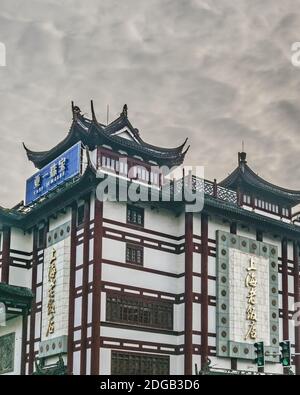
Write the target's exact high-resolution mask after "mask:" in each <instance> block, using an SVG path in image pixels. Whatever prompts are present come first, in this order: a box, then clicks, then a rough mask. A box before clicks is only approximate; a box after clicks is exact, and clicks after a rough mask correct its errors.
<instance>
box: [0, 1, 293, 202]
mask: <svg viewBox="0 0 300 395" xmlns="http://www.w3.org/2000/svg"><path fill="white" fill-rule="evenodd" d="M295 41H300V0H284V1H283V0H263V1H262V0H122V1H120V0H88V1H82V0H80V1H79V0H64V1H61V0H43V1H40V0H26V1H24V0H19V1H17V0H1V3H0V42H3V43H4V44H5V45H6V50H7V66H6V67H0V90H1V95H0V119H1V121H0V163H1V166H0V185H1V188H0V205H2V206H13V205H14V204H15V203H17V202H18V201H20V200H21V199H23V196H24V187H25V180H26V178H27V177H29V176H30V175H32V174H33V173H34V171H35V169H34V167H33V165H32V164H31V163H30V162H28V160H27V157H26V155H25V151H24V150H23V148H22V144H21V143H22V141H24V142H25V143H26V145H27V146H28V147H29V148H31V149H33V150H47V149H49V148H51V147H52V146H54V145H56V144H57V143H58V142H59V141H60V140H62V139H63V138H64V137H65V135H66V133H67V132H68V129H69V127H70V124H71V110H70V107H71V105H70V102H71V100H74V101H75V103H76V104H77V105H78V106H79V107H80V108H81V110H82V112H84V113H87V115H90V107H89V101H90V99H91V98H92V99H94V102H95V108H96V112H97V116H98V120H99V121H101V122H105V120H106V106H107V104H109V105H110V116H111V120H112V119H113V118H114V117H117V116H118V114H119V113H120V111H121V109H122V106H123V104H124V103H127V104H128V108H129V119H130V120H131V122H132V123H133V125H134V126H135V127H137V128H139V130H140V133H141V135H142V137H143V138H144V140H146V141H148V142H149V143H152V144H155V145H160V146H166V147H168V146H171V147H173V146H176V145H179V144H180V143H181V142H182V141H183V140H184V139H185V137H189V141H190V144H191V149H190V151H189V153H188V155H187V158H186V163H187V164H195V165H203V166H205V177H206V178H208V179H213V178H217V179H218V180H221V179H223V178H224V177H225V176H226V175H228V173H229V172H230V171H231V170H232V169H233V168H234V167H235V166H236V163H237V151H238V150H240V149H241V142H242V140H244V141H245V148H246V151H247V154H248V163H249V165H250V166H251V167H252V168H253V169H254V170H255V171H256V172H258V173H259V174H260V175H261V176H263V177H265V178H266V179H268V180H269V181H271V182H274V183H277V184H279V185H281V186H285V187H289V188H294V189H300V177H299V176H300V166H299V165H300V155H299V152H300V146H299V131H300V68H296V67H294V66H292V64H291V60H290V58H291V45H292V43H293V42H295Z"/></svg>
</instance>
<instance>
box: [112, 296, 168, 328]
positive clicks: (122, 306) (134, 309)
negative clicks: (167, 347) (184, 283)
mask: <svg viewBox="0 0 300 395" xmlns="http://www.w3.org/2000/svg"><path fill="white" fill-rule="evenodd" d="M106 320H107V321H111V322H120V323H124V324H131V325H137V326H143V327H152V328H160V329H170V330H172V329H173V304H172V303H171V302H167V301H166V302H161V301H159V302H158V301H156V300H145V299H142V298H139V297H131V296H124V295H122V296H118V295H116V294H111V295H109V294H107V297H106Z"/></svg>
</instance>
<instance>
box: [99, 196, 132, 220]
mask: <svg viewBox="0 0 300 395" xmlns="http://www.w3.org/2000/svg"><path fill="white" fill-rule="evenodd" d="M126 210H127V205H126V203H125V202H124V203H123V202H118V203H117V202H108V201H107V202H104V203H103V218H104V219H105V218H107V219H113V220H114V221H118V222H123V223H126Z"/></svg>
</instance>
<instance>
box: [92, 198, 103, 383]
mask: <svg viewBox="0 0 300 395" xmlns="http://www.w3.org/2000/svg"><path fill="white" fill-rule="evenodd" d="M102 219H103V202H101V201H99V200H98V199H97V197H96V196H95V225H94V263H93V306H92V347H91V374H92V375H99V374H100V358H99V354H100V320H101V310H100V308H101V272H102V237H103V220H102Z"/></svg>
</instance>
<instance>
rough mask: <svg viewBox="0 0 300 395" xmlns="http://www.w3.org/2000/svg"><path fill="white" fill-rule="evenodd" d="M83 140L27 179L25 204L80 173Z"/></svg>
mask: <svg viewBox="0 0 300 395" xmlns="http://www.w3.org/2000/svg"><path fill="white" fill-rule="evenodd" d="M80 158H81V142H78V143H77V144H75V145H73V147H71V148H69V149H68V150H67V151H66V152H64V153H63V154H61V155H60V156H58V157H57V158H56V159H55V160H53V161H52V162H50V163H49V164H48V165H46V166H45V167H43V168H42V169H41V170H40V171H39V172H38V173H36V174H34V175H33V176H32V177H30V178H29V179H28V180H27V181H26V198H25V205H26V206H28V205H29V204H31V203H33V202H35V201H36V200H38V199H39V198H40V197H41V196H44V195H46V194H47V193H48V192H50V191H52V190H53V189H55V188H56V187H57V186H59V185H61V184H63V183H64V182H66V181H67V180H70V179H71V178H73V177H75V176H77V175H78V174H80V167H81V166H80V164H81V159H80Z"/></svg>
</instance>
